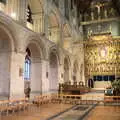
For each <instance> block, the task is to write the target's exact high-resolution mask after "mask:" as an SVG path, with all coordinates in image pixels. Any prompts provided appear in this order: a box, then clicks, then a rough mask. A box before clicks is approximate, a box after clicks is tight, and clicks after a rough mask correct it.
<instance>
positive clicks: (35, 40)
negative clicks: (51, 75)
mask: <svg viewBox="0 0 120 120" xmlns="http://www.w3.org/2000/svg"><path fill="white" fill-rule="evenodd" d="M30 43H33V44H35V45H36V46H37V48H38V49H39V51H40V55H41V59H46V57H47V51H46V47H45V44H44V42H43V41H42V40H41V39H40V38H39V37H38V36H36V35H35V36H29V37H28V38H27V39H26V44H25V46H24V51H26V48H27V46H28V45H29V44H30Z"/></svg>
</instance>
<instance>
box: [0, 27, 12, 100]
mask: <svg viewBox="0 0 120 120" xmlns="http://www.w3.org/2000/svg"><path fill="white" fill-rule="evenodd" d="M11 51H12V44H11V39H10V37H9V35H8V34H7V33H6V32H5V31H4V30H3V29H2V28H0V96H2V98H3V97H7V98H9V97H10V77H11V76H10V63H11Z"/></svg>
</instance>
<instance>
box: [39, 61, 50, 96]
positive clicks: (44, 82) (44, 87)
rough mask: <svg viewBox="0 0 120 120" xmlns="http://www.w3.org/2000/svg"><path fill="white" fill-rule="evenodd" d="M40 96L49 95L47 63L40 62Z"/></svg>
mask: <svg viewBox="0 0 120 120" xmlns="http://www.w3.org/2000/svg"><path fill="white" fill-rule="evenodd" d="M41 62H42V72H41V73H42V94H46V93H49V79H48V78H49V61H48V60H42V61H41Z"/></svg>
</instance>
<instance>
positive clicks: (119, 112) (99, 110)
mask: <svg viewBox="0 0 120 120" xmlns="http://www.w3.org/2000/svg"><path fill="white" fill-rule="evenodd" d="M86 120H120V106H97V107H96V108H95V109H93V110H92V111H91V112H90V113H89V115H88V116H87V118H86Z"/></svg>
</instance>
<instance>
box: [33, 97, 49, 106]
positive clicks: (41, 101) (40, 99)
mask: <svg viewBox="0 0 120 120" xmlns="http://www.w3.org/2000/svg"><path fill="white" fill-rule="evenodd" d="M49 102H50V95H40V96H35V97H34V100H33V104H36V105H42V104H47V103H49Z"/></svg>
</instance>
